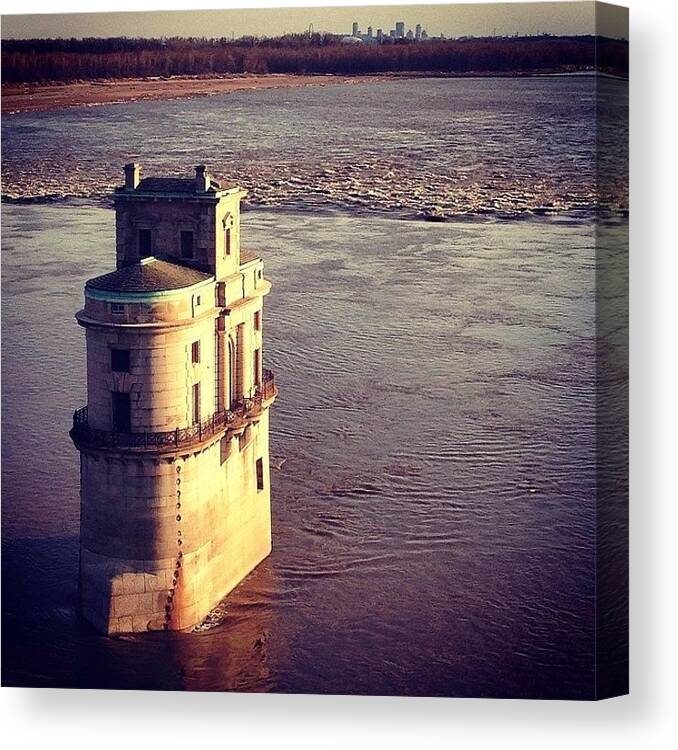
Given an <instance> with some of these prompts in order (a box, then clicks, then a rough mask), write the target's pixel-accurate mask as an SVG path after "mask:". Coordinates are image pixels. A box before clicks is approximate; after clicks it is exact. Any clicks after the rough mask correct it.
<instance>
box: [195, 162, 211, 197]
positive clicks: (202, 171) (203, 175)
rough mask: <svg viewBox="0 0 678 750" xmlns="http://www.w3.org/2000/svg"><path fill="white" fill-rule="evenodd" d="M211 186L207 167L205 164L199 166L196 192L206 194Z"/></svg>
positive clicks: (196, 172)
mask: <svg viewBox="0 0 678 750" xmlns="http://www.w3.org/2000/svg"><path fill="white" fill-rule="evenodd" d="M209 186H210V176H209V173H208V172H207V167H206V166H205V165H204V164H199V165H198V166H197V167H196V168H195V192H196V193H204V192H205V191H206V190H207V189H208V188H209Z"/></svg>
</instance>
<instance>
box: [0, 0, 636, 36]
mask: <svg viewBox="0 0 678 750" xmlns="http://www.w3.org/2000/svg"><path fill="white" fill-rule="evenodd" d="M187 4H188V3H187ZM271 4H272V5H274V4H275V2H271ZM296 4H297V5H299V4H301V2H298V3H296ZM102 5H103V7H104V8H105V7H110V3H103V4H102V3H98V4H94V5H93V6H92V5H90V6H88V7H95V8H96V7H97V6H98V7H101V6H102ZM222 5H224V6H227V7H228V6H230V7H231V8H233V7H234V6H236V7H237V1H236V0H230V2H229V0H225V1H224V2H223V4H222ZM279 6H283V3H280V4H279ZM15 7H17V8H22V6H21V5H20V4H19V3H15ZM116 7H120V6H119V5H117V6H116ZM620 10H622V9H620V8H616V9H614V10H613V11H610V9H609V7H608V8H605V6H604V5H600V4H599V7H598V21H599V29H600V31H599V33H603V34H604V35H605V36H614V37H622V36H624V37H626V36H627V35H628V33H627V30H626V27H625V24H626V15H625V13H622V14H620V13H617V12H616V11H620ZM595 18H596V13H595V10H594V3H592V2H557V3H556V2H552V3H487V4H470V5H464V4H458V5H454V4H450V5H396V6H392V5H382V6H369V5H363V6H357V7H356V6H349V7H324V8H323V7H307V8H299V7H297V8H290V7H278V8H258V9H253V8H246V9H240V10H190V11H181V10H178V11H150V12H140V13H118V12H115V13H110V12H103V13H63V14H44V15H3V17H2V37H3V38H4V39H10V38H30V37H83V36H98V37H102V36H103V37H105V36H129V37H159V36H207V37H220V36H231V35H232V34H233V35H235V36H236V37H239V36H243V35H246V34H254V35H258V36H276V35H278V34H282V33H286V32H299V31H305V30H307V29H308V28H309V24H313V27H314V29H315V30H316V31H329V32H333V33H350V31H351V24H352V23H353V21H357V22H358V23H359V24H360V27H361V29H362V30H366V29H367V27H368V26H372V27H373V29H374V31H375V32H376V30H377V28H383V29H384V31H387V30H388V29H391V28H393V26H394V24H395V22H396V21H405V24H406V27H407V28H414V26H415V24H417V23H421V24H422V26H423V27H424V28H425V29H426V30H427V31H428V33H429V35H432V36H437V35H439V34H441V33H443V34H445V35H446V36H450V37H456V36H466V35H468V36H491V35H495V34H497V35H506V34H508V35H510V34H515V33H519V34H538V33H542V32H548V33H550V34H591V33H594V29H595ZM601 22H602V24H601ZM603 25H604V27H605V28H604V29H602V28H601V26H603Z"/></svg>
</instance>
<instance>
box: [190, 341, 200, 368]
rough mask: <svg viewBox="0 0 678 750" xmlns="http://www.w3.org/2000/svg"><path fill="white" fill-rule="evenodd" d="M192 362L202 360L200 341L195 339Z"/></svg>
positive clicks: (192, 347) (195, 362)
mask: <svg viewBox="0 0 678 750" xmlns="http://www.w3.org/2000/svg"><path fill="white" fill-rule="evenodd" d="M191 362H193V364H198V362H200V342H199V341H194V342H193V343H192V344H191Z"/></svg>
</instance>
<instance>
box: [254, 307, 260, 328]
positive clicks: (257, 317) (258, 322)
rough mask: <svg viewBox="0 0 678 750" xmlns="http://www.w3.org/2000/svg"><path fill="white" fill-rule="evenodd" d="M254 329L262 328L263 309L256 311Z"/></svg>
mask: <svg viewBox="0 0 678 750" xmlns="http://www.w3.org/2000/svg"><path fill="white" fill-rule="evenodd" d="M254 330H255V331H260V330H261V310H257V311H256V312H255V313H254Z"/></svg>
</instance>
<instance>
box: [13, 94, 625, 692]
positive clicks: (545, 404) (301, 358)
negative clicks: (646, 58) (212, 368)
mask: <svg viewBox="0 0 678 750" xmlns="http://www.w3.org/2000/svg"><path fill="white" fill-rule="evenodd" d="M453 83H454V84H455V85H458V82H453ZM509 83H510V84H511V85H515V83H516V82H513V81H511V82H509ZM390 85H391V86H393V85H394V84H390ZM439 85H440V82H434V88H435V87H437V86H439ZM476 85H486V84H485V82H480V83H477V82H473V81H471V82H468V86H469V87H470V89H471V91H470V92H467V96H468V97H474V96H477V93H474V91H475V90H474V89H473V87H474V86H476ZM495 85H498V84H495ZM525 85H529V86H531V85H533V84H532V83H531V82H529V81H528V82H527V83H526V84H525ZM534 85H541V82H535V83H534ZM557 85H558V86H560V85H561V84H560V82H558V83H557ZM567 85H572V84H570V83H568V84H567ZM578 85H579V84H578ZM581 85H584V86H585V85H586V84H581ZM413 90H414V91H415V92H416V91H417V88H416V87H415V88H414V89H413ZM346 91H347V92H349V93H350V95H351V96H353V97H365V96H367V92H368V88H367V87H365V88H361V87H358V88H355V89H349V88H347V89H346ZM378 91H379V89H378V87H377V86H375V87H374V88H373V90H372V93H371V96H372V97H373V99H374V106H377V105H378V104H379V102H380V101H381V100H382V99H383V98H384V97H386V98H388V96H392V95H393V89H387V90H386V91H381V92H380V93H377V92H378ZM309 92H313V94H312V97H311V99H310V100H308V102H309V103H308V106H309V108H312V107H313V106H315V105H314V101H315V99H314V98H313V97H315V96H316V94H315V90H313V89H309V90H308V91H306V92H289V91H286V92H284V93H282V92H277V93H276V92H260V93H258V94H257V95H256V96H257V97H261V101H262V105H261V106H262V108H263V109H264V111H267V113H268V114H267V116H266V117H267V119H266V122H269V124H270V128H271V129H274V128H275V127H277V125H276V122H277V121H276V116H275V112H276V111H278V110H275V109H274V110H272V111H270V110H266V108H267V107H268V106H270V97H271V96H279V97H283V98H284V99H285V100H287V99H294V98H295V97H298V96H299V97H303V96H305V95H306V94H307V93H309ZM429 94H430V92H429ZM429 94H427V95H429ZM343 95H344V94H342V96H343ZM410 95H411V94H410ZM551 95H552V98H555V99H558V101H560V96H561V93H560V89H558V88H556V89H553V90H551ZM251 96H254V95H251ZM542 97H543V98H547V97H546V93H543V94H542ZM214 106H215V100H211V99H210V100H196V101H191V102H189V101H181V102H165V103H152V104H150V105H148V104H144V105H143V106H142V105H124V106H122V105H121V106H120V107H115V108H101V109H99V110H87V111H83V110H77V111H76V110H72V111H70V112H67V113H61V114H53V115H52V116H51V117H46V116H45V115H41V116H37V115H35V116H30V117H28V116H26V117H24V119H23V120H19V119H17V120H16V121H14V120H12V119H11V118H9V119H8V120H7V123H8V124H5V127H6V128H8V129H10V130H11V131H12V132H11V134H10V141H9V144H10V145H9V146H8V143H7V141H6V140H5V144H4V149H5V151H4V153H3V156H4V157H5V160H4V161H5V165H4V167H3V168H5V167H6V163H7V159H8V158H9V159H13V160H15V162H16V161H17V160H18V159H19V158H20V157H21V158H25V159H26V160H28V161H30V159H32V158H33V157H32V156H31V155H30V154H23V155H20V154H17V152H16V151H15V150H14V149H16V148H18V145H17V144H20V143H21V140H20V139H21V138H24V137H25V134H24V135H22V134H21V132H20V131H21V130H22V128H33V129H34V133H35V137H36V139H37V143H38V147H37V148H38V152H39V151H40V149H42V148H45V145H44V144H46V143H51V144H52V146H51V148H52V150H53V152H54V154H57V152H58V147H57V145H58V144H57V139H58V136H59V133H62V132H66V133H67V134H66V135H65V142H66V146H65V148H64V154H63V155H62V156H63V158H65V155H67V154H68V153H69V149H70V148H71V144H72V141H71V139H72V138H73V139H78V138H80V139H81V138H84V135H83V134H84V133H85V131H87V132H88V133H89V135H88V136H87V137H88V138H89V139H90V141H89V142H90V143H91V144H93V146H92V147H93V148H94V150H95V152H96V154H95V155H94V156H92V159H93V161H96V162H97V163H100V162H101V161H102V160H104V156H105V160H104V161H105V165H106V167H108V166H109V165H111V164H112V165H116V166H117V164H118V162H122V161H127V160H128V159H127V156H128V154H126V153H123V152H124V147H123V146H124V144H123V142H122V141H121V140H116V138H117V136H115V134H114V132H113V130H112V126H111V127H109V126H108V125H106V124H103V125H102V122H103V123H107V122H109V120H110V118H112V114H111V113H113V112H116V113H117V116H118V117H120V118H122V121H123V123H124V122H125V118H128V117H131V113H132V112H133V111H134V107H137V110H136V111H137V112H139V113H142V112H143V113H149V112H150V113H151V114H149V115H148V116H149V118H155V119H154V122H156V123H157V128H158V129H157V139H158V151H157V153H156V155H155V156H153V160H154V162H155V163H160V160H161V157H160V156H159V155H158V154H159V153H160V150H161V146H160V143H161V140H162V138H164V135H163V133H164V130H163V128H164V127H165V124H164V120H163V118H161V115H162V114H163V113H164V114H165V115H166V118H165V119H166V120H167V121H168V122H175V123H179V124H180V123H181V122H182V119H181V118H180V117H179V116H178V113H181V112H187V113H189V116H190V117H194V116H195V117H197V116H198V115H197V114H196V113H200V112H203V111H204V108H210V107H214ZM347 106H348V105H347ZM358 106H359V107H362V106H363V105H362V104H361V103H359V105H358ZM479 106H480V105H479ZM543 106H544V107H545V108H547V109H549V108H551V109H552V108H553V107H554V106H555V105H554V104H553V101H551V103H550V104H549V103H546V102H545V103H544V104H543ZM577 106H578V105H577ZM582 106H583V105H582ZM279 111H280V112H282V111H283V107H282V104H281V105H280V110H279ZM576 111H577V109H576V106H575V113H576ZM477 116H478V118H480V120H481V121H483V114H482V112H479V113H478V115H477ZM574 116H575V115H573V117H574ZM262 117H263V115H262ZM281 117H282V114H281ZM309 117H311V115H310V114H309V113H308V112H307V111H305V110H303V111H302V112H301V114H300V118H301V119H302V121H303V120H304V118H309ZM339 117H340V118H341V117H344V115H343V114H341V113H340V114H339ZM469 117H470V115H469ZM60 118H67V119H68V120H69V121H71V122H72V123H73V130H72V132H71V131H70V130H67V131H64V130H62V127H63V121H62V120H61V119H60ZM92 118H93V119H92ZM101 118H103V120H102V119H101ZM346 118H347V121H348V119H349V118H348V116H347V115H346ZM356 119H357V118H356ZM15 122H16V123H19V125H18V126H17V125H15V124H13V123H15ZM342 122H343V121H342ZM469 122H471V123H475V122H476V121H475V119H474V118H471V117H470V119H469ZM60 123H61V125H60ZM427 123H428V120H427V119H426V118H419V117H418V115H417V114H416V113H415V114H414V115H413V116H412V117H410V116H409V114H408V119H407V129H412V130H421V131H424V135H426V134H427V133H429V130H427V127H428V125H427ZM498 123H499V124H500V125H502V127H505V128H508V130H507V134H506V136H505V137H506V138H513V140H514V142H513V146H515V148H514V149H513V151H514V152H515V151H516V149H517V152H518V154H519V155H518V156H516V157H515V162H514V163H515V165H516V168H520V169H523V168H524V169H525V170H529V169H531V168H532V167H530V164H532V163H533V162H534V164H535V165H536V163H537V160H536V158H535V159H534V160H531V157H530V156H529V155H525V156H524V158H523V156H522V155H520V153H521V152H520V149H521V138H522V137H523V134H522V130H520V131H519V132H518V133H516V132H515V130H513V131H511V129H510V127H509V125H508V124H507V123H506V120H505V118H504V119H502V118H501V117H498V116H497V117H494V118H493V117H489V119H488V120H487V123H486V125H487V128H488V129H491V128H495V127H496V126H497V124H498ZM434 126H435V123H434ZM434 126H432V127H434ZM177 127H178V132H179V133H181V127H179V126H177ZM342 127H343V126H342ZM347 127H348V126H347ZM393 127H394V128H395V127H396V124H395V123H394V125H393ZM455 127H456V126H453V124H450V131H451V132H452V131H454V130H455ZM469 127H476V125H469ZM572 127H573V128H574V127H575V124H574V123H573V124H572ZM152 132H154V131H153V125H152V122H151V121H150V120H148V121H147V120H145V119H143V118H142V122H141V123H140V124H139V140H138V141H135V144H138V146H136V147H138V149H139V154H142V153H144V154H145V150H146V146H147V145H148V142H149V138H150V134H151V133H152ZM250 132H251V134H252V138H253V141H252V142H250V143H243V144H242V151H243V154H244V157H245V160H247V159H252V160H254V159H256V158H257V148H258V147H259V144H260V145H261V149H262V152H261V153H262V154H263V155H264V156H263V157H262V159H263V160H265V159H266V155H267V154H268V153H269V152H268V151H267V149H269V148H271V149H273V148H274V146H275V143H276V139H275V138H274V137H273V136H271V135H270V133H269V132H267V130H266V128H263V129H262V128H258V127H257V128H252V130H251V131H250ZM340 132H343V131H340ZM350 132H351V131H350V127H348V130H347V133H348V134H349V135H350ZM394 133H395V130H394ZM344 135H346V134H344ZM6 137H7V136H6V135H5V138H6ZM229 137H231V136H229V135H228V129H227V128H226V127H225V128H223V129H222V130H219V129H217V128H213V127H211V126H210V127H207V126H206V127H205V130H204V133H203V132H200V133H199V134H198V136H196V139H197V140H196V141H195V142H194V143H192V145H190V147H189V146H187V145H184V146H183V147H181V146H180V145H177V144H180V143H181V142H182V139H181V138H179V137H178V138H177V139H175V140H173V141H171V142H170V143H167V142H163V146H164V145H167V146H168V148H169V149H170V150H168V151H167V153H166V154H165V155H164V156H163V157H162V158H164V159H167V160H168V161H170V160H171V161H172V163H173V164H174V165H176V164H179V163H181V164H184V163H188V164H193V163H194V162H196V163H197V161H198V160H202V158H201V157H202V156H203V154H204V153H205V151H207V152H208V155H209V153H215V152H216V151H217V150H218V147H219V144H222V146H223V144H224V143H225V142H226V141H224V140H223V139H227V138H229ZM324 137H325V136H323V134H322V133H315V134H312V135H309V136H308V141H307V146H306V147H304V145H303V139H301V138H300V137H299V136H295V135H292V136H291V142H292V143H291V146H290V150H289V152H287V155H286V158H288V159H289V160H290V164H292V163H293V159H292V156H293V155H294V154H296V153H298V154H299V155H300V158H301V154H302V152H304V151H305V150H308V144H311V145H314V146H315V147H316V148H320V146H319V144H320V143H321V142H322V139H323V138H324ZM327 137H328V138H329V136H327ZM355 137H356V139H358V138H363V144H362V145H365V144H366V148H367V151H366V153H368V152H370V149H373V151H374V154H375V155H376V156H378V157H379V159H377V161H379V160H380V159H383V160H389V159H392V158H393V157H394V154H395V153H396V151H397V148H398V143H399V141H398V139H397V138H396V136H395V135H394V136H393V140H392V141H388V140H385V141H383V142H381V141H379V139H376V137H375V139H374V141H372V140H371V138H370V134H369V130H368V131H367V135H366V136H364V137H363V136H361V135H359V134H358V132H357V131H356V133H355ZM434 137H436V138H437V137H438V135H437V132H436V134H434V135H431V138H434ZM346 138H347V141H348V140H350V139H349V138H348V135H347V136H346ZM450 138H451V139H452V138H453V135H450ZM424 141H425V138H424ZM81 142H82V141H81ZM235 143H236V141H235V140H233V141H232V144H233V148H234V149H235ZM172 144H173V145H172ZM295 144H297V145H295ZM10 147H11V149H12V150H11V151H10V150H9V149H10ZM326 147H327V146H326ZM181 148H183V149H184V150H183V151H180V149H181ZM355 148H356V149H357V148H358V146H357V145H356V146H355ZM172 149H174V150H172ZM295 149H298V151H297V150H295ZM227 153H230V152H228V151H227ZM423 153H424V155H425V149H424V152H423ZM199 155H200V158H199ZM350 156H351V154H350V153H349V154H348V156H346V158H349V157H350ZM55 158H62V157H61V156H60V157H56V156H55ZM408 158H409V157H408ZM436 158H437V160H438V166H439V167H440V169H445V168H446V166H445V165H446V164H447V165H449V164H450V163H452V162H455V163H456V161H458V160H459V158H460V157H459V155H458V154H456V153H454V149H453V148H452V142H451V141H450V142H448V143H447V146H446V148H445V149H443V150H442V151H441V152H440V153H439V154H438V155H437V157H436ZM506 158H507V160H508V163H509V164H508V166H510V165H511V160H510V159H509V153H507V155H506ZM563 158H566V157H563ZM567 158H569V157H567ZM573 158H576V157H573ZM582 159H584V157H583V156H582ZM76 161H77V163H78V164H79V165H80V167H81V168H83V161H82V159H80V160H76ZM143 161H144V162H148V161H149V159H147V158H144V159H143ZM466 161H468V162H469V164H470V162H471V160H470V158H469V157H467V159H466ZM477 161H478V163H479V164H485V161H484V156H483V154H478V155H477ZM584 162H585V159H584ZM36 163H37V162H36ZM427 164H428V166H427V167H426V168H431V163H430V162H429V161H427ZM589 166H590V165H589ZM290 168H291V167H290ZM436 168H437V167H436ZM483 168H484V167H483ZM507 168H508V167H507ZM583 171H584V172H585V170H583ZM301 174H302V176H303V175H304V174H305V173H304V172H303V169H302V171H301ZM573 174H574V172H573ZM553 175H555V172H554V173H553ZM553 175H550V176H551V177H552V176H553ZM546 177H549V175H546ZM309 187H310V184H309ZM340 203H341V202H340ZM312 206H313V203H312V201H311V202H310V203H308V204H307V205H306V206H305V207H306V209H308V208H310V207H312ZM297 209H298V207H297ZM2 213H3V234H2V255H3V273H2V292H3V295H2V315H3V347H2V365H3V384H2V385H3V391H2V406H3V425H2V426H3V432H2V451H3V462H2V474H3V476H2V479H3V673H4V674H3V679H4V681H5V682H6V683H8V684H32V685H62V686H92V687H93V686H99V687H126V688H129V687H136V688H158V689H196V690H255V691H271V690H276V691H284V692H321V693H329V692H341V693H346V692H348V693H379V694H405V695H431V694H432V695H457V696H467V695H487V696H490V695H491V696H514V697H519V696H540V697H579V698H581V697H591V690H592V677H593V649H594V625H595V623H594V593H595V592H594V583H595V581H594V575H593V571H594V567H593V566H594V533H595V505H594V499H595V497H594V493H595V432H594V428H595V419H594V409H595V403H594V378H595V350H596V340H595V326H594V302H595V299H594V273H595V254H594V227H593V224H592V223H590V222H589V221H587V220H584V219H581V218H578V217H577V216H576V215H573V214H572V213H565V214H563V215H555V216H550V217H541V218H538V217H533V218H531V219H529V220H513V221H506V220H503V221H502V220H497V219H484V220H479V219H477V220H475V221H468V220H465V221H452V222H447V223H427V222H423V221H418V220H414V219H408V218H403V214H402V213H400V212H399V213H395V214H393V215H390V216H389V215H387V214H385V213H380V214H369V213H364V212H355V211H353V212H352V211H347V210H346V206H345V205H344V204H341V205H336V206H335V207H334V208H325V209H324V210H323V211H322V212H316V211H310V210H305V211H300V210H292V209H291V208H290V207H289V206H288V207H287V208H281V207H278V208H276V209H272V208H261V207H259V208H254V209H250V210H248V211H246V212H245V214H244V216H243V231H244V244H245V246H246V247H249V248H250V249H257V250H258V251H260V252H261V254H262V255H263V257H264V260H265V267H266V273H267V275H268V276H269V278H270V279H271V281H272V283H273V292H272V293H271V295H269V296H268V297H267V300H266V310H265V360H266V364H267V366H270V367H272V368H273V369H274V370H275V371H276V379H277V381H278V383H279V386H280V396H279V398H278V400H277V401H276V404H275V406H274V409H273V413H272V420H271V453H272V456H273V465H274V469H273V471H272V503H273V553H272V554H271V556H270V557H269V558H268V559H267V560H266V561H265V562H264V563H263V564H262V565H261V566H259V567H258V568H257V570H256V571H255V572H254V573H253V574H252V575H251V576H249V577H248V578H247V579H246V580H245V581H244V582H243V584H241V585H240V586H239V587H238V588H237V589H236V591H235V592H234V593H233V594H232V595H231V596H229V597H228V598H227V599H226V600H225V601H224V602H223V603H222V605H221V606H220V607H219V608H218V609H217V611H215V613H213V616H212V617H211V618H210V620H209V623H208V625H209V627H206V628H205V629H204V630H203V631H202V632H199V633H194V634H188V635H186V634H173V635H167V634H150V635H148V636H143V637H142V636H134V637H127V638H124V639H106V638H102V637H100V636H99V635H97V634H96V633H95V632H94V631H92V630H91V629H90V628H89V627H88V626H86V625H84V624H82V623H80V622H79V620H78V618H77V616H76V612H75V602H76V584H77V555H78V553H77V544H78V513H79V508H78V502H79V501H78V481H79V478H78V460H77V453H76V451H75V449H74V448H73V447H72V445H71V443H70V441H69V438H68V435H67V432H68V428H69V423H70V419H71V414H72V410H73V409H74V408H76V407H78V406H80V405H81V404H82V403H84V400H85V377H84V373H85V360H84V336H83V333H82V331H81V329H79V328H78V327H77V325H76V324H75V322H74V320H73V313H74V312H75V311H76V310H77V309H78V307H79V305H80V303H81V300H82V285H83V283H84V281H85V280H86V279H87V278H88V277H91V276H95V275H97V274H99V273H103V272H104V271H106V270H110V268H111V267H112V265H113V261H114V251H113V241H114V225H113V213H112V212H111V211H110V210H108V209H107V208H103V207H101V206H100V205H97V204H96V203H94V202H91V201H90V202H88V201H82V200H81V201H61V202H57V203H49V204H40V205H16V204H4V205H3V211H2ZM608 230H609V231H608V236H609V237H613V236H614V234H615V232H617V231H618V232H619V233H620V237H621V236H623V232H624V227H623V225H622V224H620V225H619V227H616V226H615V225H614V224H611V225H610V226H609V227H608Z"/></svg>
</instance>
